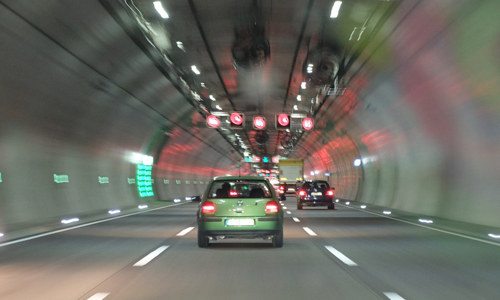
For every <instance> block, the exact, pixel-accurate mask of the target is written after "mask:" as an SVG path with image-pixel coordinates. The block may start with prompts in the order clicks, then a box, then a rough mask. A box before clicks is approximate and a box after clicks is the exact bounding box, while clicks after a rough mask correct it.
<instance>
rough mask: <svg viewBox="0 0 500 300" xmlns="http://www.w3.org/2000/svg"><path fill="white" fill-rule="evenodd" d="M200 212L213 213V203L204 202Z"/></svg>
mask: <svg viewBox="0 0 500 300" xmlns="http://www.w3.org/2000/svg"><path fill="white" fill-rule="evenodd" d="M201 212H202V213H204V214H213V213H215V204H213V202H205V203H203V205H202V206H201Z"/></svg>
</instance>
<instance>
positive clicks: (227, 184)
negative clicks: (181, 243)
mask: <svg viewBox="0 0 500 300" xmlns="http://www.w3.org/2000/svg"><path fill="white" fill-rule="evenodd" d="M203 195H204V196H203V199H202V201H201V202H200V204H199V207H198V212H197V221H198V246H199V247H201V248H204V247H207V246H208V244H209V242H210V241H213V240H217V239H223V238H262V239H271V240H272V244H273V246H274V247H282V246H283V209H282V208H281V205H279V201H278V198H277V195H276V192H275V191H274V189H273V187H272V185H271V183H270V182H269V180H267V179H265V178H263V177H257V176H227V177H218V178H215V179H213V180H212V181H211V182H210V183H209V184H208V186H207V189H206V191H205V193H204V194H203Z"/></svg>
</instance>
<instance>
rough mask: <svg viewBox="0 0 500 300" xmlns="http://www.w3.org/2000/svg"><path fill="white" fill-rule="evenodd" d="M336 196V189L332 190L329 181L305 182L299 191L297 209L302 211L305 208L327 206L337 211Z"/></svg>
mask: <svg viewBox="0 0 500 300" xmlns="http://www.w3.org/2000/svg"><path fill="white" fill-rule="evenodd" d="M334 195H335V189H334V188H330V185H329V184H328V182H327V181H324V180H312V181H305V182H304V184H302V186H301V187H300V189H299V190H298V191H297V209H302V207H303V206H326V207H328V209H335V204H334V203H333V196H334Z"/></svg>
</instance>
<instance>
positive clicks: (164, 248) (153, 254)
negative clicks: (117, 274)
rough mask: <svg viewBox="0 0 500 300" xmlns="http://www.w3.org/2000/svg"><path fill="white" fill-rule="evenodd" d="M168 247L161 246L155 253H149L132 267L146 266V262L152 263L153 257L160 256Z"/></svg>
mask: <svg viewBox="0 0 500 300" xmlns="http://www.w3.org/2000/svg"><path fill="white" fill-rule="evenodd" d="M168 247H169V246H161V247H160V248H158V249H156V250H155V251H153V252H151V253H149V254H148V255H146V256H145V257H144V258H143V259H141V260H140V261H138V262H136V263H135V264H134V267H142V266H144V265H146V264H147V263H148V262H150V261H152V260H153V259H154V258H155V257H157V256H158V255H160V254H161V253H162V252H163V251H165V250H167V248H168Z"/></svg>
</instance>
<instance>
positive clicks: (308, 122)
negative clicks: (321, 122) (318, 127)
mask: <svg viewBox="0 0 500 300" xmlns="http://www.w3.org/2000/svg"><path fill="white" fill-rule="evenodd" d="M313 127H314V122H313V120H312V119H311V118H304V119H302V128H304V130H311V129H313Z"/></svg>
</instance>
